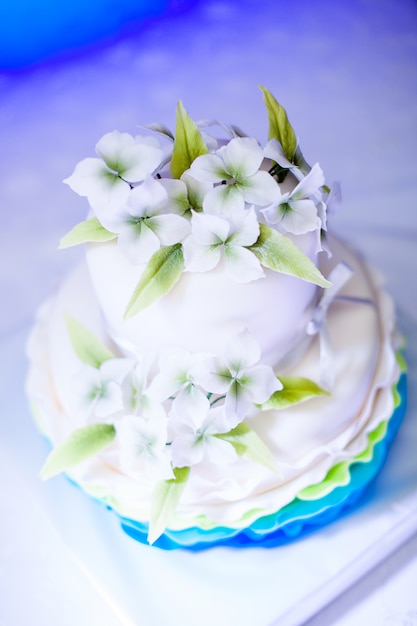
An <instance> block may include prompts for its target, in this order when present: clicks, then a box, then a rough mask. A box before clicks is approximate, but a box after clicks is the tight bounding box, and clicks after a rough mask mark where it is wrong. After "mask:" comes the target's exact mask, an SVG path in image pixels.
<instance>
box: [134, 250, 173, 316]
mask: <svg viewBox="0 0 417 626" xmlns="http://www.w3.org/2000/svg"><path fill="white" fill-rule="evenodd" d="M183 269H184V256H183V253H182V246H181V244H180V243H175V244H174V245H172V246H166V247H164V248H160V249H159V250H157V251H156V252H155V254H154V255H153V256H152V257H151V259H150V261H149V263H148V265H147V266H146V268H145V270H144V272H143V274H142V276H141V278H140V280H139V283H138V285H137V287H136V289H135V291H134V292H133V295H132V297H131V299H130V301H129V303H128V305H127V308H126V312H125V319H128V318H129V317H132V316H133V315H136V313H139V311H141V310H142V309H144V308H145V307H147V306H149V305H150V304H152V302H154V301H155V300H157V299H158V298H160V297H161V296H163V295H164V294H166V293H168V291H170V290H171V289H172V287H173V286H174V285H175V283H176V282H177V280H178V279H179V278H180V276H181V273H182V270H183Z"/></svg>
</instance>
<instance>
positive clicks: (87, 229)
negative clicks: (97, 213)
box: [59, 217, 117, 248]
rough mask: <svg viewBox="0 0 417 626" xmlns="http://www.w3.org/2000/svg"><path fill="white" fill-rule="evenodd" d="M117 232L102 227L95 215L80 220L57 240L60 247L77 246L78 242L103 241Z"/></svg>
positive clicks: (113, 236)
mask: <svg viewBox="0 0 417 626" xmlns="http://www.w3.org/2000/svg"><path fill="white" fill-rule="evenodd" d="M116 237H117V234H116V233H111V232H110V231H109V230H107V229H106V228H104V226H102V225H101V224H100V222H99V221H98V219H97V218H96V217H92V218H91V219H89V220H86V221H85V222H80V223H79V224H77V225H76V226H74V228H73V229H72V230H70V232H69V233H67V234H66V235H64V236H63V237H62V239H61V240H60V242H59V247H60V248H70V247H71V246H78V244H80V243H88V242H94V243H103V242H105V241H111V240H112V239H116Z"/></svg>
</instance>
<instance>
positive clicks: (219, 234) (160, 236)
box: [63, 90, 331, 286]
mask: <svg viewBox="0 0 417 626" xmlns="http://www.w3.org/2000/svg"><path fill="white" fill-rule="evenodd" d="M264 91H265V92H266V90H264ZM267 94H268V95H269V98H267V97H266V98H265V101H266V104H267V110H268V115H269V118H270V120H271V117H273V119H274V120H275V122H274V125H273V127H272V131H271V128H270V137H271V138H270V139H269V141H268V142H267V144H266V146H265V147H264V148H262V147H261V146H260V144H259V143H258V141H257V140H256V139H254V138H252V137H248V136H245V135H244V134H243V133H242V132H241V131H240V130H238V129H237V128H236V127H234V126H225V125H221V126H222V128H223V129H225V130H226V132H227V133H228V139H226V140H224V141H218V140H216V139H215V138H214V137H212V136H210V135H208V134H207V133H206V132H203V128H204V129H206V128H207V126H208V125H209V124H210V123H209V122H204V123H201V124H200V125H199V124H196V123H195V122H193V120H192V119H191V118H190V117H189V116H188V114H187V112H186V111H185V109H184V108H183V107H182V105H181V103H179V105H178V109H177V125H176V133H175V136H174V135H173V134H172V133H171V132H170V131H169V130H168V129H166V128H165V127H163V126H160V125H157V124H154V125H151V126H150V127H149V128H150V129H151V130H156V131H157V132H158V133H159V134H160V135H161V134H162V135H163V136H164V137H165V138H166V139H168V144H167V145H166V146H165V147H163V146H162V145H161V144H160V142H159V141H158V140H157V138H156V137H154V136H137V137H133V136H131V135H129V134H127V133H120V132H118V131H116V130H115V131H113V132H111V133H108V134H106V135H104V137H103V138H102V139H101V140H100V141H99V142H98V144H97V146H96V152H97V155H98V156H97V157H96V158H87V159H84V160H83V161H81V162H80V163H78V165H77V166H76V168H75V171H74V173H73V174H72V175H71V176H70V177H69V178H67V179H66V181H65V182H66V183H67V184H68V185H69V186H70V187H71V188H72V189H73V190H74V191H76V192H77V193H78V194H79V195H81V196H86V197H87V199H88V201H89V204H90V206H91V209H92V212H93V215H94V219H93V220H88V221H87V222H85V223H83V224H79V225H78V226H77V227H76V229H74V231H73V232H71V233H69V235H67V237H66V238H64V240H63V245H64V246H65V245H74V244H75V243H81V242H85V241H106V240H110V239H117V242H118V245H119V247H120V249H121V250H122V251H123V253H124V254H125V255H126V256H127V257H128V258H129V259H130V261H131V262H132V263H134V264H147V263H152V261H153V259H154V256H155V255H157V254H158V252H159V251H160V250H161V249H163V248H168V249H169V250H171V249H174V247H175V246H179V247H180V252H181V254H180V256H181V258H180V260H179V265H178V268H177V269H178V270H179V272H177V274H178V273H181V272H182V271H188V272H206V271H209V270H212V269H213V268H215V267H218V266H219V265H220V266H221V267H222V268H223V269H224V271H225V272H226V273H227V274H228V275H229V276H230V277H231V278H232V279H233V280H235V281H238V282H249V281H252V280H256V279H259V278H262V277H263V276H264V269H263V267H269V268H272V269H274V270H276V271H284V272H286V273H293V274H294V275H297V276H298V277H299V278H302V279H305V280H310V281H311V282H316V284H319V285H321V286H326V285H325V281H324V279H323V277H321V275H320V273H319V272H318V270H315V268H313V267H311V266H310V265H309V263H308V261H309V260H308V259H307V258H306V257H304V255H303V254H302V253H301V252H300V251H299V250H298V249H296V247H295V246H294V245H293V243H292V241H290V240H288V238H287V237H286V235H290V236H292V235H303V234H305V233H309V232H316V233H317V242H318V243H317V250H320V249H321V240H322V235H323V233H324V232H325V230H326V208H327V207H326V203H327V202H328V200H329V192H330V190H329V189H328V188H327V187H326V186H325V185H324V175H323V172H322V170H321V168H320V166H319V164H318V163H316V164H315V165H314V166H313V167H312V168H310V167H309V166H308V165H307V163H306V161H305V160H304V159H303V158H302V155H301V152H300V150H299V147H298V144H297V143H296V142H295V140H293V141H291V142H289V141H288V136H289V135H290V134H291V133H292V135H294V133H293V130H292V128H291V126H290V124H289V122H288V120H287V118H286V115H285V112H284V117H283V114H282V111H283V109H282V107H280V105H278V103H277V102H276V101H275V100H274V99H272V100H271V98H272V96H270V94H269V92H267ZM271 102H272V104H271ZM215 123H216V122H212V124H215ZM274 129H275V130H274ZM290 131H291V133H290ZM287 175H289V176H288V178H289V179H290V182H289V184H287V185H286V186H287V187H288V188H289V190H287V191H285V192H284V191H283V190H282V189H281V183H282V182H283V181H284V179H285V178H286V177H287ZM287 182H288V180H287ZM330 197H331V194H330ZM93 223H94V228H93ZM279 236H281V238H280V239H277V238H278V237H279ZM283 237H285V238H286V239H287V241H286V250H285V256H288V255H289V256H290V258H288V259H287V261H288V263H287V267H285V260H284V263H283V262H282V258H279V262H278V261H277V258H278V257H282V256H283V255H282V251H280V249H279V248H280V246H281V244H282V241H283ZM265 240H267V242H268V246H266V247H265V246H264V247H263V246H262V244H263V243H265ZM288 246H290V247H291V246H292V248H291V250H289V249H288ZM267 248H268V249H267ZM271 250H272V251H271ZM294 250H296V252H294ZM158 261H159V262H160V259H159V258H158ZM307 266H308V269H307ZM177 274H176V275H175V276H173V278H172V282H173V283H174V282H176V280H177V279H178V275H177Z"/></svg>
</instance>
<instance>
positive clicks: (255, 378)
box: [241, 365, 282, 404]
mask: <svg viewBox="0 0 417 626" xmlns="http://www.w3.org/2000/svg"><path fill="white" fill-rule="evenodd" d="M241 386H242V387H243V388H244V390H245V393H247V394H248V397H249V398H250V399H251V400H252V402H255V403H257V404H261V403H262V402H266V401H267V400H269V398H270V397H271V396H272V394H273V393H275V391H279V390H280V389H282V384H281V382H280V381H279V380H278V378H277V377H276V376H275V374H274V370H273V369H272V367H269V366H268V365H256V366H255V367H252V368H251V369H250V370H247V371H245V372H243V374H242V377H241Z"/></svg>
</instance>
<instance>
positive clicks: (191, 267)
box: [182, 235, 222, 272]
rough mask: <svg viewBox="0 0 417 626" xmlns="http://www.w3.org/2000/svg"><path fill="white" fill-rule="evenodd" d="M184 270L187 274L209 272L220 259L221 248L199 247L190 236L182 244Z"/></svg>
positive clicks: (219, 246)
mask: <svg viewBox="0 0 417 626" xmlns="http://www.w3.org/2000/svg"><path fill="white" fill-rule="evenodd" d="M182 250H183V254H184V268H185V270H186V271H187V272H209V271H210V270H212V269H213V268H215V267H216V266H217V265H218V264H219V262H220V260H221V258H222V246H221V245H218V246H208V245H201V244H200V243H198V241H196V239H194V237H193V235H190V236H189V237H187V238H186V239H184V241H183V244H182Z"/></svg>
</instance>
